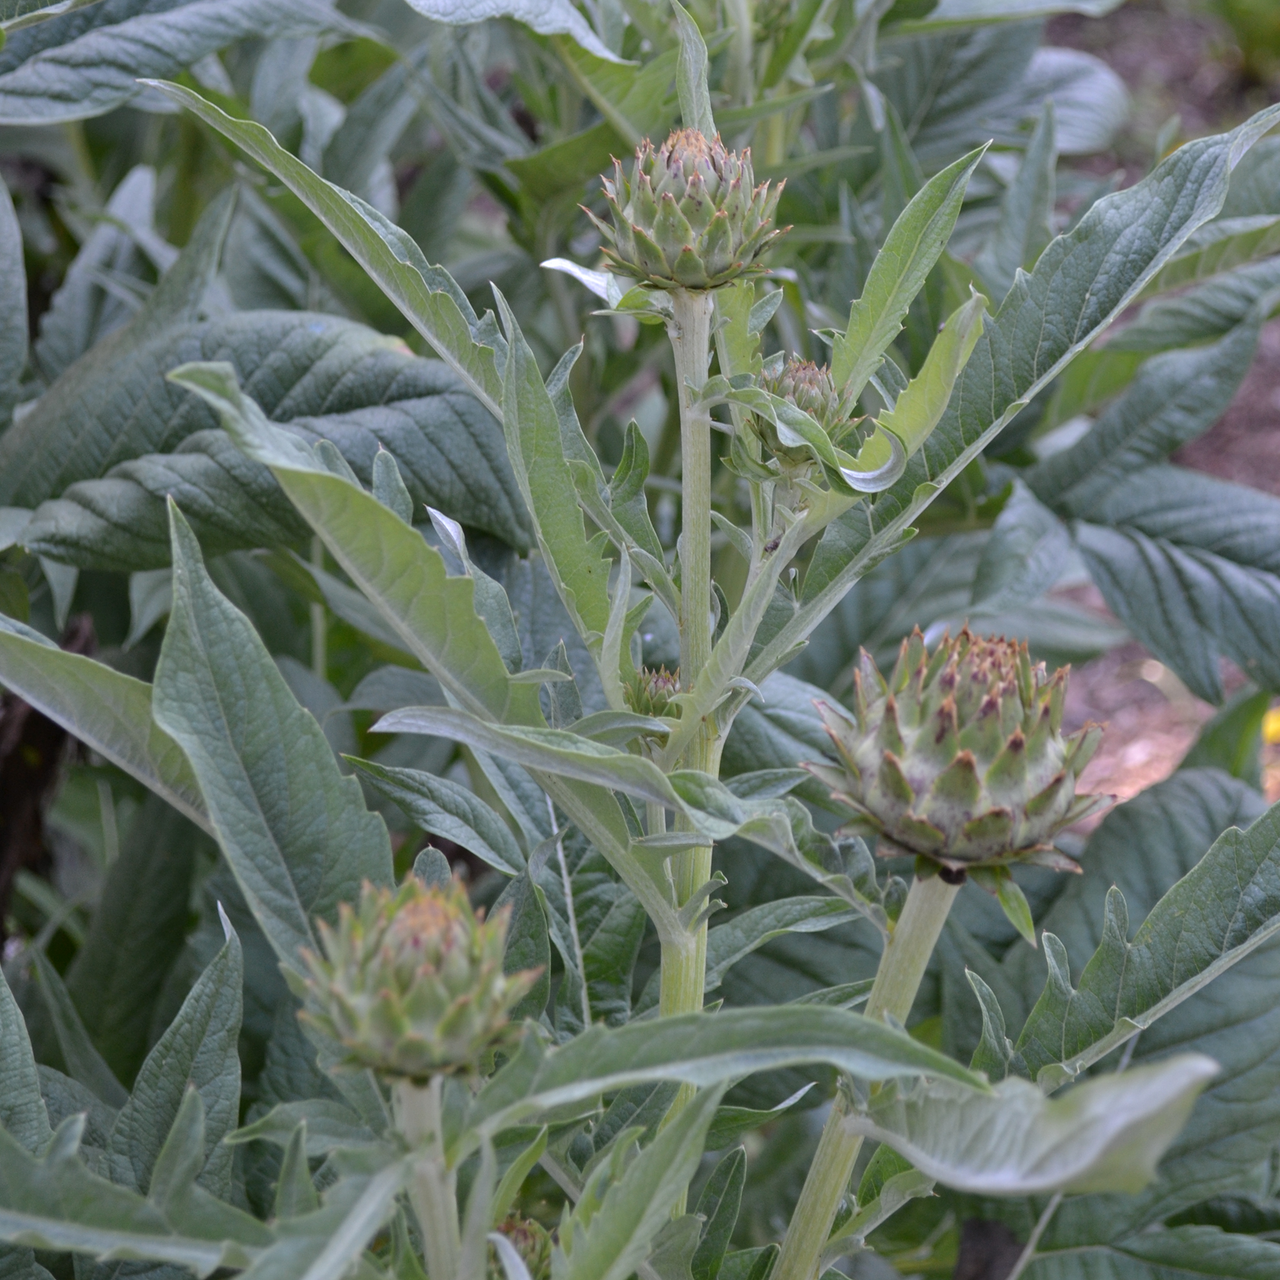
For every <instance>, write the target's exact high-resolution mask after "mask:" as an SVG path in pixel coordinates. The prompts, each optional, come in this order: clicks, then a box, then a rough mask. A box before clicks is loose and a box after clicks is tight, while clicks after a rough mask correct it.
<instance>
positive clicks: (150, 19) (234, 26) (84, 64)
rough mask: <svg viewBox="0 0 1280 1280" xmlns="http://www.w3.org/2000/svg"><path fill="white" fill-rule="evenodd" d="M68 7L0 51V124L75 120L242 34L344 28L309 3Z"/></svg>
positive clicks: (132, 2)
mask: <svg viewBox="0 0 1280 1280" xmlns="http://www.w3.org/2000/svg"><path fill="white" fill-rule="evenodd" d="M83 9H85V6H79V5H78V6H76V7H75V11H74V12H67V13H63V14H60V15H58V16H57V17H53V18H49V19H48V20H47V21H45V22H41V23H39V24H37V25H35V26H30V27H26V28H24V29H22V30H20V31H14V32H11V33H10V35H9V37H8V40H7V41H6V43H5V47H4V49H3V51H0V122H3V123H4V124H18V125H22V124H53V123H56V122H58V121H63V120H82V119H84V118H85V117H87V116H97V115H101V114H102V113H103V112H105V111H111V110H112V109H113V108H115V107H118V106H121V105H123V104H124V103H126V102H128V101H129V99H130V98H132V97H133V96H134V95H135V94H136V93H137V92H138V80H139V78H141V77H146V76H171V75H176V74H177V73H178V72H180V71H182V70H184V69H185V68H186V67H189V66H190V65H191V64H192V63H193V62H198V61H199V60H200V59H201V58H203V57H205V56H206V55H207V54H210V53H213V52H215V51H216V50H218V49H221V48H224V47H225V46H226V45H229V44H234V43H235V42H236V41H238V40H243V39H245V38H246V37H250V36H301V35H321V34H324V33H326V32H341V31H344V30H348V31H349V30H350V29H351V27H352V24H351V23H349V22H346V21H344V20H343V19H342V17H341V16H340V15H338V14H337V13H335V12H334V10H332V9H330V8H329V7H328V6H327V5H323V4H318V3H313V2H312V0H187V3H185V4H172V5H167V6H164V7H162V8H159V9H157V8H156V6H154V5H149V4H147V3H145V0H125V2H124V3H117V4H111V5H95V6H90V7H89V11H87V12H82V11H81V10H83Z"/></svg>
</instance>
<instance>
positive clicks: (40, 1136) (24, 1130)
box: [0, 973, 52, 1151]
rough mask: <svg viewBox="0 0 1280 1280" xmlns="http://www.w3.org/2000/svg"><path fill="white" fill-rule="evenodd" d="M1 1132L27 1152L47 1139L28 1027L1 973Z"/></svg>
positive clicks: (46, 1115) (49, 1130)
mask: <svg viewBox="0 0 1280 1280" xmlns="http://www.w3.org/2000/svg"><path fill="white" fill-rule="evenodd" d="M0 1129H3V1130H4V1131H5V1132H6V1133H8V1134H9V1135H10V1136H11V1137H12V1138H13V1139H14V1140H15V1141H16V1142H18V1143H20V1144H21V1145H22V1146H23V1147H24V1148H26V1150H28V1151H37V1150H39V1148H40V1147H42V1146H43V1145H44V1143H45V1142H46V1141H48V1139H49V1135H50V1133H51V1132H52V1130H51V1129H50V1127H49V1115H48V1112H47V1111H46V1110H45V1105H44V1099H43V1098H42V1097H41V1096H40V1077H39V1075H38V1074H37V1072H36V1062H35V1058H34V1057H33V1056H32V1053H31V1040H30V1038H29V1037H28V1035H27V1024H26V1021H25V1020H24V1019H23V1017H22V1010H21V1009H19V1008H18V1004H17V1001H16V1000H14V998H13V992H11V991H10V990H9V984H8V982H6V981H5V977H4V974H3V973H0Z"/></svg>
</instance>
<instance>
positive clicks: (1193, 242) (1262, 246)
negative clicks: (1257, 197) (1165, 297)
mask: <svg viewBox="0 0 1280 1280" xmlns="http://www.w3.org/2000/svg"><path fill="white" fill-rule="evenodd" d="M1277 251H1280V216H1276V215H1274V214H1271V215H1267V214H1263V215H1255V216H1254V217H1251V218H1215V219H1214V220H1213V221H1212V222H1211V223H1209V224H1208V226H1205V227H1202V228H1201V229H1200V230H1199V231H1198V232H1197V233H1196V234H1195V235H1194V236H1192V237H1191V239H1190V240H1189V241H1188V242H1187V244H1186V247H1185V249H1184V251H1183V252H1182V253H1180V254H1179V255H1178V256H1177V257H1176V258H1174V260H1173V261H1172V262H1170V263H1169V265H1168V266H1167V267H1165V269H1164V270H1163V271H1161V272H1160V274H1159V275H1158V276H1156V278H1155V279H1154V280H1153V281H1152V282H1151V284H1150V285H1149V286H1148V291H1149V292H1150V293H1153V294H1154V293H1163V292H1164V291H1165V290H1166V289H1176V288H1178V287H1180V286H1182V285H1187V284H1195V283H1196V282H1197V281H1200V280H1206V279H1208V278H1209V277H1210V276H1216V275H1218V274H1219V273H1221V272H1227V271H1231V270H1233V269H1234V268H1236V267H1241V266H1244V265H1245V264H1246V263H1250V262H1256V261H1258V260H1259V259H1262V258H1270V257H1271V256H1272V255H1273V254H1275V253H1276V252H1277Z"/></svg>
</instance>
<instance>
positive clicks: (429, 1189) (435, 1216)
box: [392, 1076, 462, 1280]
mask: <svg viewBox="0 0 1280 1280" xmlns="http://www.w3.org/2000/svg"><path fill="white" fill-rule="evenodd" d="M443 1082H444V1078H443V1077H442V1076H435V1077H433V1078H432V1080H431V1082H430V1084H428V1085H427V1086H426V1087H425V1088H424V1087H423V1086H421V1085H416V1084H412V1083H410V1082H409V1081H404V1080H402V1081H399V1082H398V1083H397V1084H396V1085H395V1086H394V1087H393V1089H392V1101H393V1104H394V1107H395V1119H396V1127H397V1128H398V1129H399V1130H400V1134H401V1136H402V1137H403V1138H404V1140H405V1141H406V1142H407V1143H408V1144H409V1146H410V1147H411V1148H414V1149H415V1150H417V1151H418V1152H419V1158H418V1160H417V1161H416V1162H415V1163H414V1166H413V1174H412V1176H411V1177H410V1180H409V1186H408V1192H409V1203H410V1204H411V1205H412V1206H413V1212H414V1213H415V1214H416V1215H417V1218H418V1226H419V1227H421V1229H422V1247H423V1251H424V1253H425V1255H426V1260H427V1275H428V1276H429V1277H430V1280H457V1275H458V1263H459V1259H460V1256H461V1252H462V1242H461V1237H460V1234H459V1231H458V1191H457V1185H456V1177H455V1175H454V1173H453V1172H452V1171H451V1170H450V1169H449V1167H448V1164H447V1162H446V1160H445V1155H444V1144H443V1141H442V1138H441V1134H442V1125H441V1113H442V1108H441V1096H442V1093H443Z"/></svg>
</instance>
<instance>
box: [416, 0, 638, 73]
mask: <svg viewBox="0 0 1280 1280" xmlns="http://www.w3.org/2000/svg"><path fill="white" fill-rule="evenodd" d="M410 3H411V4H412V6H413V8H415V9H417V11H418V12H419V13H425V14H426V15H427V17H428V18H431V19H432V20H433V21H434V22H450V23H455V24H464V25H465V24H468V23H472V22H484V21H485V20H486V19H489V18H514V19H515V20H516V21H517V22H523V23H524V24H525V25H526V26H528V27H529V28H530V29H532V30H533V31H536V32H537V33H538V34H539V35H544V36H553V35H567V36H572V37H573V39H574V40H576V41H577V42H578V44H580V45H581V46H582V47H583V48H584V49H585V50H587V52H588V53H591V54H594V55H595V56H596V57H597V58H605V59H607V60H609V61H610V62H618V61H620V59H619V58H618V56H617V54H615V53H613V52H612V51H611V50H610V49H608V48H607V47H606V46H605V45H604V44H602V43H601V41H600V37H599V36H597V35H596V33H595V32H594V31H593V30H592V29H591V24H590V23H589V22H587V20H586V19H585V18H584V17H583V16H582V15H581V14H580V13H579V12H578V11H577V10H576V9H575V8H574V7H573V5H572V4H571V3H570V0H548V2H547V3H540V2H539V0H410Z"/></svg>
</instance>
